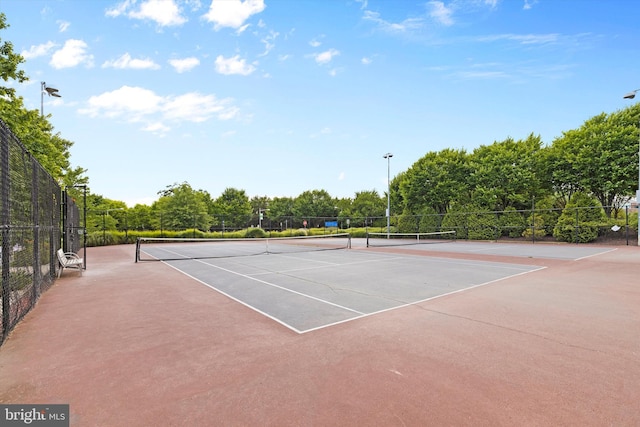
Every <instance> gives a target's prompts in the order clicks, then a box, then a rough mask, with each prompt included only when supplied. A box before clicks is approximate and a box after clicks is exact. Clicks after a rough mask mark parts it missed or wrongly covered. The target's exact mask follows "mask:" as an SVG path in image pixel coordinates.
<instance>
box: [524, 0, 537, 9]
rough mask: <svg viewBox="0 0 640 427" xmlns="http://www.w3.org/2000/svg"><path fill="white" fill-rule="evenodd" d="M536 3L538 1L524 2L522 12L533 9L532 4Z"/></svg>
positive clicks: (526, 0)
mask: <svg viewBox="0 0 640 427" xmlns="http://www.w3.org/2000/svg"><path fill="white" fill-rule="evenodd" d="M536 3H538V0H524V6H523V7H522V8H523V9H524V10H529V9H531V8H532V7H533V5H534V4H536Z"/></svg>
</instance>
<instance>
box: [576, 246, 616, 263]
mask: <svg viewBox="0 0 640 427" xmlns="http://www.w3.org/2000/svg"><path fill="white" fill-rule="evenodd" d="M617 250H618V248H611V249H609V250H608V251H604V252H598V253H597V254H591V255H585V256H583V257H580V258H576V259H574V261H580V260H583V259H587V258H592V257H594V256H599V255H604V254H608V253H609V252H613V251H617Z"/></svg>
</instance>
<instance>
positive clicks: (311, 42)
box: [309, 38, 322, 47]
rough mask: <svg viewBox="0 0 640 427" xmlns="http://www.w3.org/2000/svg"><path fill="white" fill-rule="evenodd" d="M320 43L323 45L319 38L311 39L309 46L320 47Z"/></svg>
mask: <svg viewBox="0 0 640 427" xmlns="http://www.w3.org/2000/svg"><path fill="white" fill-rule="evenodd" d="M320 45H322V42H321V41H320V40H318V39H317V38H315V39H313V40H311V41H310V42H309V46H311V47H319V46H320Z"/></svg>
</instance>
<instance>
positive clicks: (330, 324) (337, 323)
mask: <svg viewBox="0 0 640 427" xmlns="http://www.w3.org/2000/svg"><path fill="white" fill-rule="evenodd" d="M383 258H385V260H404V259H407V258H414V256H408V257H406V256H402V257H398V256H390V257H386V256H385V257H383ZM431 260H432V261H433V259H431ZM194 261H196V262H199V263H202V264H205V265H207V266H210V267H214V268H216V269H219V270H222V271H225V272H227V273H231V274H234V275H237V276H240V277H244V278H246V279H249V280H253V281H256V282H259V283H262V284H265V285H268V286H271V287H274V288H277V289H280V290H283V291H286V292H290V293H293V294H296V295H300V296H302V297H305V298H309V299H312V300H315V301H318V302H320V303H324V304H328V305H331V306H334V307H337V308H339V309H342V310H345V311H348V312H351V313H354V314H355V316H354V317H351V318H348V319H344V320H340V321H337V322H332V323H327V324H324V325H321V326H317V327H315V328H310V329H305V330H299V329H297V328H295V327H293V326H291V325H289V324H288V323H285V322H284V321H282V320H280V319H279V318H277V317H274V316H272V315H270V314H268V313H266V312H264V311H262V310H260V309H258V308H257V307H255V306H253V305H250V304H248V303H247V302H245V301H243V300H241V299H239V298H237V297H234V296H233V295H231V294H228V293H226V292H224V291H223V290H221V289H219V288H217V287H215V286H214V285H211V284H209V283H207V282H204V281H203V280H200V279H198V278H196V277H194V276H192V275H190V274H188V273H186V272H185V271H183V270H181V269H179V268H177V267H174V266H173V265H171V264H169V263H167V262H164V261H163V263H164V264H166V265H169V266H170V267H171V268H173V269H175V270H177V271H179V272H181V273H182V274H184V275H186V276H187V277H190V278H192V279H194V280H196V281H197V282H199V283H201V284H203V285H205V286H207V287H208V288H210V289H213V290H214V291H216V292H218V293H220V294H222V295H224V296H226V297H228V298H230V299H232V300H233V301H236V302H238V303H240V304H242V305H244V306H245V307H247V308H250V309H251V310H253V311H255V312H257V313H260V314H262V315H263V316H265V317H267V318H269V319H271V320H274V321H275V322H277V323H279V324H281V325H282V326H284V327H286V328H287V329H290V330H292V331H294V332H296V333H298V334H305V333H307V332H313V331H317V330H320V329H324V328H328V327H330V326H335V325H339V324H341V323H346V322H350V321H353V320H357V319H361V318H364V317H369V316H373V315H376V314H381V313H384V312H387V311H391V310H397V309H400V308H404V307H409V306H412V305H417V304H421V303H424V302H427V301H431V300H435V299H437V298H442V297H445V296H449V295H453V294H457V293H461V292H466V291H468V290H471V289H476V288H479V287H483V286H487V285H489V284H492V283H495V282H499V281H501V280H505V279H509V278H512V277H517V276H520V275H524V274H528V273H533V272H536V271H540V270H543V269H546V268H547V267H538V268H535V269H532V270H527V271H522V272H519V273H515V274H511V275H509V276H504V277H501V278H498V279H494V280H491V281H488V282H484V283H480V284H477V285H472V286H469V287H466V288H461V289H457V290H455V291H451V292H447V293H444V294H439V295H434V296H432V297H429V298H425V299H422V300H418V301H413V302H409V303H405V304H400V305H397V306H393V307H389V308H386V309H384V310H379V311H375V312H371V313H363V312H360V311H358V310H354V309H351V308H348V307H345V306H342V305H339V304H335V303H332V302H330V301H327V300H323V299H321V298H317V297H314V296H311V295H307V294H304V293H301V292H298V291H294V290H292V289H288V288H285V287H283V286H279V285H276V284H274V283H270V282H267V281H265V280H261V279H257V278H254V277H251V276H250V275H246V274H242V273H238V272H235V271H233V270H229V269H226V268H223V267H220V266H217V265H214V264H210V263H209V262H205V261H203V260H194ZM376 261H380V259H375V260H367V261H361V262H356V263H362V262H376ZM436 262H444V263H450V264H462V265H471V266H476V265H483V266H486V265H487V263H486V262H478V263H473V262H472V263H467V262H456V261H449V260H446V259H436ZM344 265H347V264H344ZM491 267H494V268H497V267H501V265H499V264H498V263H496V264H491ZM522 267H528V266H522ZM313 268H319V267H313ZM503 268H508V267H506V266H505V267H503ZM273 273H274V272H272V274H273Z"/></svg>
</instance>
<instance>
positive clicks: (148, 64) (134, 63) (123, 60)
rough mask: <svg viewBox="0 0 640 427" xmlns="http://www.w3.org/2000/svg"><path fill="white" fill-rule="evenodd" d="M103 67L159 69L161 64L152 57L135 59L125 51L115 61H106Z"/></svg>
mask: <svg viewBox="0 0 640 427" xmlns="http://www.w3.org/2000/svg"><path fill="white" fill-rule="evenodd" d="M102 68H117V69H120V70H126V69H133V70H157V69H159V68H160V66H159V65H158V64H156V63H155V62H153V61H152V60H151V59H134V58H131V55H129V54H128V53H125V54H124V55H122V56H121V57H120V58H118V59H116V60H114V61H106V62H105V63H104V64H102Z"/></svg>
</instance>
